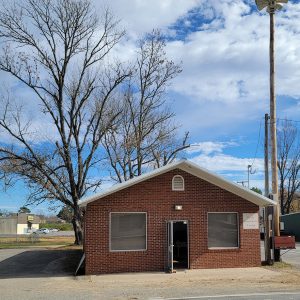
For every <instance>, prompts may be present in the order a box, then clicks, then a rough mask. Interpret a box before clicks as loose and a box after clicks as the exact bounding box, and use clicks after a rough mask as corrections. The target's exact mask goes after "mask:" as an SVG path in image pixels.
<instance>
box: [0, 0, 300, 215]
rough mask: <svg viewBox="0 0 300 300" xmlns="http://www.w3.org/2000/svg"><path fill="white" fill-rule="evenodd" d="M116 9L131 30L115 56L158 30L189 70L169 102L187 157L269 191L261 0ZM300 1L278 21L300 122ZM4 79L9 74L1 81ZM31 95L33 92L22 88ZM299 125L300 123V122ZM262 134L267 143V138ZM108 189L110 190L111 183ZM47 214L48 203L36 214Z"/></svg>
mask: <svg viewBox="0 0 300 300" xmlns="http://www.w3.org/2000/svg"><path fill="white" fill-rule="evenodd" d="M94 4H95V6H96V9H97V10H99V12H100V11H101V8H103V7H105V6H109V7H110V8H111V9H112V11H113V12H114V13H115V15H116V16H117V17H119V18H120V19H121V26H123V27H124V28H126V30H127V36H126V38H125V39H124V40H123V41H122V42H121V43H120V44H119V45H118V46H117V48H116V50H115V55H117V56H118V57H119V59H121V60H123V61H126V60H130V59H131V58H132V57H133V56H134V53H135V49H136V41H137V39H139V38H140V37H141V36H142V35H143V34H145V33H147V32H149V31H151V30H152V29H153V28H159V29H161V30H162V32H163V33H164V35H165V36H166V38H167V53H168V56H169V57H170V58H172V59H173V60H174V61H176V62H182V67H183V72H182V73H181V74H180V75H179V76H178V77H177V78H176V79H175V80H174V81H173V84H172V85H171V86H170V87H169V89H168V93H167V97H168V100H169V104H170V106H171V107H172V109H173V110H174V112H175V113H176V121H177V122H178V123H180V124H182V127H181V131H182V132H184V131H189V132H190V134H191V143H192V144H193V147H192V148H191V150H190V151H189V152H188V153H187V156H188V157H189V158H190V159H192V160H193V161H195V162H196V163H198V164H199V165H201V166H203V167H206V168H208V169H209V170H211V171H214V172H217V173H219V174H222V175H224V176H225V177H227V178H229V179H230V180H233V181H241V180H246V179H247V165H248V164H252V163H253V169H254V170H256V173H255V174H253V175H251V178H250V179H251V182H250V185H251V186H258V187H260V188H262V187H263V117H264V114H265V113H266V112H268V110H269V98H268V97H269V87H268V80H269V79H268V72H269V70H268V41H269V40H268V38H269V31H268V30H269V27H268V26H269V25H268V21H269V19H268V15H267V14H266V13H265V12H262V13H259V12H258V11H257V10H256V9H255V6H254V5H253V4H254V0H253V1H250V0H244V1H242V0H239V1H238V0H222V1H220V0H205V1H204V0H177V1H175V0H164V1H161V0H153V1H146V0H131V1H124V0H115V1H111V2H110V3H108V2H101V1H96V0H95V1H94ZM299 49H300V4H299V3H298V1H290V2H289V3H288V4H287V5H285V8H284V10H283V11H281V12H279V13H277V16H276V63H277V74H276V76H277V89H276V92H277V101H278V102H277V103H278V112H277V114H278V117H279V118H288V119H293V120H300V117H299V115H300V114H299V112H300V98H299V97H300V88H299V86H300V85H299V82H300V51H299ZM1 77H2V78H3V76H1ZM18 93H19V94H22V95H23V98H24V99H25V98H26V91H24V90H23V89H22V88H20V87H19V90H18ZM297 124H298V123H297ZM259 136H260V139H259ZM105 186H106V185H105ZM0 197H1V198H0V199H1V200H0V208H6V209H9V210H14V209H17V208H18V207H19V206H21V205H22V204H23V203H24V202H25V201H26V188H25V187H24V186H23V185H22V184H21V183H19V184H18V185H17V186H16V187H15V188H13V189H10V190H9V191H7V192H2V193H1V194H0ZM41 209H42V210H44V212H47V205H41V206H39V207H37V208H33V210H34V211H36V210H41Z"/></svg>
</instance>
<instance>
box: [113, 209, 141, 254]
mask: <svg viewBox="0 0 300 300" xmlns="http://www.w3.org/2000/svg"><path fill="white" fill-rule="evenodd" d="M110 242H111V244H110V245H111V250H146V214H145V213H134V214H133V213H112V214H111V240H110Z"/></svg>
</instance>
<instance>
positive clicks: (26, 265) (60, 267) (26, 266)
mask: <svg viewBox="0 0 300 300" xmlns="http://www.w3.org/2000/svg"><path fill="white" fill-rule="evenodd" d="M81 256H82V250H59V249H53V250H52V249H51V250H29V251H25V252H22V253H20V254H17V255H14V256H11V257H9V258H7V259H5V260H3V261H1V262H0V279H4V278H34V277H61V276H70V275H74V273H75V270H76V268H77V266H78V263H79V261H80V258H81Z"/></svg>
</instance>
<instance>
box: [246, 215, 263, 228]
mask: <svg viewBox="0 0 300 300" xmlns="http://www.w3.org/2000/svg"><path fill="white" fill-rule="evenodd" d="M243 229H259V223H258V213H243Z"/></svg>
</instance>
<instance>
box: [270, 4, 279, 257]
mask: <svg viewBox="0 0 300 300" xmlns="http://www.w3.org/2000/svg"><path fill="white" fill-rule="evenodd" d="M269 14H270V135H271V168H272V194H273V200H275V201H276V202H277V205H276V207H275V208H274V216H273V218H274V231H275V232H274V233H275V235H276V236H280V220H279V212H280V211H279V210H280V203H279V197H278V169H277V137H276V96H275V51H274V44H275V37H274V18H275V7H273V6H272V7H271V6H270V9H269ZM274 260H275V261H279V260H280V250H278V249H277V250H274Z"/></svg>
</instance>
